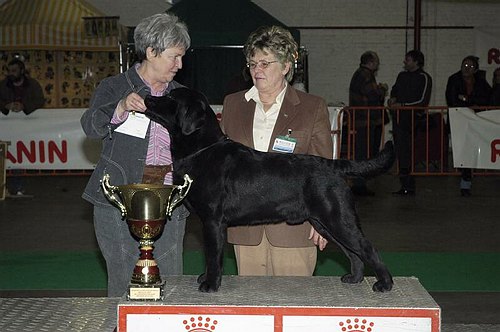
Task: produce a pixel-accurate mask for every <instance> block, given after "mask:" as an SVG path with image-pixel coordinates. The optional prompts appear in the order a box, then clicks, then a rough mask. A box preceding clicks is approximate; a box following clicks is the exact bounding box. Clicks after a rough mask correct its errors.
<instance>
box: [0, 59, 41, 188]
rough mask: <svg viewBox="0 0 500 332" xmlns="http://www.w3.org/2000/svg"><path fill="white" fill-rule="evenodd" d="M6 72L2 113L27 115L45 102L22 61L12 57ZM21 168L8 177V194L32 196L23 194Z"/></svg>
mask: <svg viewBox="0 0 500 332" xmlns="http://www.w3.org/2000/svg"><path fill="white" fill-rule="evenodd" d="M7 68H8V74H7V77H6V78H5V79H3V80H2V81H0V111H1V112H2V113H3V114H4V115H8V114H9V113H10V112H14V113H20V112H22V113H24V114H26V115H29V114H31V113H33V112H34V111H35V110H37V109H39V108H42V107H43V105H44V104H45V97H44V95H43V90H42V87H41V86H40V83H38V81H37V80H35V79H34V78H31V77H29V76H28V75H27V73H26V67H25V65H24V62H22V61H21V60H20V59H17V58H15V59H12V60H11V61H10V62H9V63H8V64H7ZM22 172H23V170H21V169H13V170H12V176H11V177H9V181H8V182H9V183H8V184H7V187H8V188H9V190H8V191H9V194H10V195H12V196H18V197H23V196H24V197H32V196H26V195H24V188H23V178H22Z"/></svg>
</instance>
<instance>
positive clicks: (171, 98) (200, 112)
mask: <svg viewBox="0 0 500 332" xmlns="http://www.w3.org/2000/svg"><path fill="white" fill-rule="evenodd" d="M145 103H146V106H147V108H148V111H147V112H146V115H147V116H148V117H149V118H150V119H151V120H153V121H155V122H158V123H159V124H161V125H162V126H164V127H165V128H167V129H168V131H169V132H171V134H172V133H173V132H177V131H179V130H180V131H181V132H182V134H183V135H190V134H192V133H193V132H195V131H196V130H199V129H200V128H202V127H203V124H204V122H205V120H206V118H207V107H210V106H209V104H208V101H207V99H206V98H205V96H204V95H203V94H201V93H199V92H197V91H195V90H191V89H188V88H179V89H174V90H172V91H171V92H170V93H169V94H168V95H165V96H163V97H153V96H147V97H146V99H145Z"/></svg>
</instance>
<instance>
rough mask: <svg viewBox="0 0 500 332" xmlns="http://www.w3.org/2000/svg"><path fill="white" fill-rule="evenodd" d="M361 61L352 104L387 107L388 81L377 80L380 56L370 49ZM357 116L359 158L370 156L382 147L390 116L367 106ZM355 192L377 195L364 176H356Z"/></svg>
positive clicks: (351, 90) (351, 91)
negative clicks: (384, 127) (385, 125)
mask: <svg viewBox="0 0 500 332" xmlns="http://www.w3.org/2000/svg"><path fill="white" fill-rule="evenodd" d="M360 60H361V62H360V64H359V68H358V69H357V70H356V71H355V72H354V74H353V76H352V78H351V83H350V85H349V106H352V107H357V106H383V105H384V99H385V96H386V95H387V90H388V87H387V84H384V83H377V80H376V79H375V74H376V73H377V70H378V67H379V64H380V60H379V57H378V55H377V53H375V52H373V51H366V52H365V53H363V54H362V55H361V59H360ZM368 116H369V118H368ZM353 119H354V123H355V130H356V136H355V143H354V144H355V159H356V160H366V159H369V158H370V157H373V156H375V155H376V154H377V153H378V151H379V150H380V141H381V139H382V129H383V124H384V122H385V120H389V118H388V116H387V115H386V114H385V112H384V111H383V110H378V109H374V110H369V109H366V110H365V109H363V110H356V111H355V113H354V114H353ZM368 142H369V143H368ZM368 144H369V146H368ZM352 192H353V193H354V194H355V195H359V196H373V195H375V193H374V192H373V191H371V190H369V189H368V188H367V186H366V179H365V178H363V177H357V178H354V180H353V185H352Z"/></svg>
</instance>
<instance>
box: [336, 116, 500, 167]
mask: <svg viewBox="0 0 500 332" xmlns="http://www.w3.org/2000/svg"><path fill="white" fill-rule="evenodd" d="M488 109H493V108H492V107H478V108H477V110H488ZM402 112H411V113H412V115H411V117H410V119H411V124H410V132H411V173H412V174H413V175H423V176H426V175H459V174H460V172H459V170H458V169H457V168H455V167H453V158H452V151H451V147H450V137H449V134H450V130H449V126H448V119H447V113H448V107H447V106H432V107H400V108H397V109H395V108H394V109H391V108H387V107H382V106H380V107H344V108H343V109H342V111H341V114H339V119H343V123H342V130H341V133H338V135H341V139H339V140H338V141H339V142H341V143H340V144H341V146H340V148H339V150H340V156H339V157H340V158H345V159H351V160H353V159H356V157H359V149H357V144H359V142H356V140H357V139H359V137H361V138H362V139H363V140H365V143H366V144H365V145H364V146H366V147H367V148H366V149H365V150H366V154H365V155H363V157H364V158H370V157H371V156H373V154H374V153H372V152H374V151H378V150H379V148H380V146H376V147H374V146H373V145H374V142H373V140H374V139H373V137H374V134H376V133H373V131H374V130H377V125H379V126H380V127H381V129H380V141H381V142H382V144H383V142H385V141H387V140H390V139H392V134H393V132H392V122H393V121H397V122H398V123H399V121H400V118H401V114H402ZM374 122H375V123H374ZM376 143H377V142H375V144H376ZM356 152H357V153H356ZM396 169H397V168H396ZM473 172H474V174H476V175H500V171H496V170H484V169H475V170H473Z"/></svg>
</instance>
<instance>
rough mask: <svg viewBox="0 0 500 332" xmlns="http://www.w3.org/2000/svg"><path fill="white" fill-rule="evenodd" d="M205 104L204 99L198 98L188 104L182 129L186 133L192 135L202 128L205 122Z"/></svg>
mask: <svg viewBox="0 0 500 332" xmlns="http://www.w3.org/2000/svg"><path fill="white" fill-rule="evenodd" d="M205 111H206V110H205V105H204V103H203V101H202V100H200V99H197V100H195V101H193V102H192V103H190V104H189V106H187V109H186V110H185V116H184V119H183V120H182V122H181V129H182V133H183V134H184V135H191V134H192V133H194V132H195V131H197V130H198V129H200V128H201V127H202V126H203V124H204V123H205V118H206V113H205Z"/></svg>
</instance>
